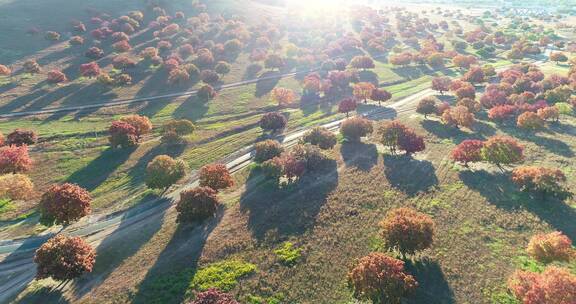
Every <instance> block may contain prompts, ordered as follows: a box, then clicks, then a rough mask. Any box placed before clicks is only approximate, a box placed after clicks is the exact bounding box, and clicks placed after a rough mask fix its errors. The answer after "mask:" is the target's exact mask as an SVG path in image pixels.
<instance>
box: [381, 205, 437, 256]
mask: <svg viewBox="0 0 576 304" xmlns="http://www.w3.org/2000/svg"><path fill="white" fill-rule="evenodd" d="M379 225H380V227H381V228H382V238H383V239H384V243H385V246H386V247H387V248H388V249H397V250H398V251H400V252H401V253H402V254H414V253H415V252H417V251H422V250H424V249H426V248H429V247H430V246H431V245H432V241H433V238H434V221H433V220H432V218H430V217H429V216H428V215H426V214H423V213H420V212H417V211H416V210H414V209H410V208H398V209H393V210H391V211H389V212H388V214H386V217H385V218H384V220H382V221H381V222H380V224H379Z"/></svg>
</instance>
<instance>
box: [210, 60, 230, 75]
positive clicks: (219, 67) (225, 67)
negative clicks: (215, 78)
mask: <svg viewBox="0 0 576 304" xmlns="http://www.w3.org/2000/svg"><path fill="white" fill-rule="evenodd" d="M230 69H231V67H230V64H229V63H228V62H226V61H220V62H218V63H217V64H216V66H215V67H214V71H215V72H216V73H218V74H220V75H225V74H228V73H230Z"/></svg>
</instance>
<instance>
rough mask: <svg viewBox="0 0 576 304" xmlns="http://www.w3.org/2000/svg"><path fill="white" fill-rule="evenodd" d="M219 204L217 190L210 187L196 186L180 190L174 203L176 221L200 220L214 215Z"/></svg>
mask: <svg viewBox="0 0 576 304" xmlns="http://www.w3.org/2000/svg"><path fill="white" fill-rule="evenodd" d="M219 206H220V201H218V197H217V192H216V190H214V189H212V188H210V187H196V188H194V189H191V190H185V191H182V192H181V193H180V200H179V201H178V203H177V205H176V211H177V212H178V216H177V218H176V221H177V222H178V223H190V222H194V221H202V220H204V219H206V218H209V217H212V216H214V215H215V214H216V211H218V207H219Z"/></svg>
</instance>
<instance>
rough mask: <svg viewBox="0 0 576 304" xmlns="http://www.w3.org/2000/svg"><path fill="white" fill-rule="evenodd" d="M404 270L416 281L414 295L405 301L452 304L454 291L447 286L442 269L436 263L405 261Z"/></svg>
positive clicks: (426, 303) (416, 303)
mask: <svg viewBox="0 0 576 304" xmlns="http://www.w3.org/2000/svg"><path fill="white" fill-rule="evenodd" d="M405 266H406V270H407V272H408V273H410V274H412V275H413V276H414V277H415V278H416V281H418V288H417V289H416V292H415V293H414V295H412V296H410V297H409V298H407V299H406V303H413V304H453V303H456V301H455V300H454V291H453V290H452V288H451V287H450V285H448V282H447V281H446V277H445V276H444V272H443V271H442V268H441V267H440V265H439V264H438V262H436V261H430V260H425V261H415V262H414V261H411V260H408V261H406V264H405Z"/></svg>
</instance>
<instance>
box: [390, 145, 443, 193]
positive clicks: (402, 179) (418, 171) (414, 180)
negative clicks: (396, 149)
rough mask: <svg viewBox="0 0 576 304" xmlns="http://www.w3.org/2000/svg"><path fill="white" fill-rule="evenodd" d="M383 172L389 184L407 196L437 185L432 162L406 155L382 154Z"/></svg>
mask: <svg viewBox="0 0 576 304" xmlns="http://www.w3.org/2000/svg"><path fill="white" fill-rule="evenodd" d="M384 166H385V168H384V174H385V175H386V178H387V179H388V182H389V183H390V185H391V186H392V187H394V188H396V189H398V190H400V191H402V192H404V193H406V194H407V195H409V196H414V195H416V194H418V193H419V192H423V191H427V190H429V189H431V188H432V187H435V186H437V185H438V177H436V172H435V168H434V166H432V163H431V162H429V161H427V160H416V159H414V158H412V157H408V156H406V155H387V154H386V155H384Z"/></svg>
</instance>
